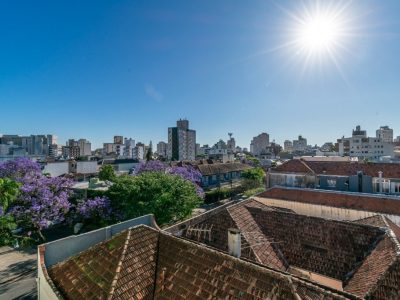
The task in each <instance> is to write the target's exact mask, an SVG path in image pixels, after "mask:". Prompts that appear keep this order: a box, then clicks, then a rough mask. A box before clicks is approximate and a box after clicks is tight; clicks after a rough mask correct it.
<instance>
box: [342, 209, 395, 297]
mask: <svg viewBox="0 0 400 300" xmlns="http://www.w3.org/2000/svg"><path fill="white" fill-rule="evenodd" d="M355 222H359V223H363V224H370V225H371V226H379V227H386V228H387V229H388V232H387V234H385V236H384V237H383V238H382V239H381V240H380V241H379V242H378V244H377V246H376V247H375V248H374V249H373V250H372V252H371V253H370V254H369V255H368V256H367V258H366V259H365V260H364V261H363V262H362V264H361V265H360V266H359V268H357V269H356V270H355V272H354V274H352V276H351V278H350V279H349V280H348V282H347V284H346V286H345V290H346V291H348V292H350V293H352V294H354V295H357V296H360V297H367V298H368V297H371V296H372V295H374V296H372V297H371V299H397V298H398V296H400V288H399V284H400V269H399V265H398V264H399V261H400V244H399V241H398V236H397V234H398V233H399V229H400V228H399V227H398V226H397V225H396V224H394V223H393V222H392V221H390V219H388V218H386V217H385V216H382V215H376V216H373V217H369V218H365V219H361V220H357V221H355ZM395 231H396V232H397V234H396V233H395Z"/></svg>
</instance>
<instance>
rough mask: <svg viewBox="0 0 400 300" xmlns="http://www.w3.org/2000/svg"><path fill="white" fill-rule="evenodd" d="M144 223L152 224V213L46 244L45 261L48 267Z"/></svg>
mask: <svg viewBox="0 0 400 300" xmlns="http://www.w3.org/2000/svg"><path fill="white" fill-rule="evenodd" d="M139 224H145V225H147V226H153V224H154V223H153V215H146V216H143V217H139V218H136V219H132V220H128V221H125V222H122V223H118V224H115V225H112V226H108V227H104V228H101V229H97V230H93V231H90V232H87V233H83V234H80V235H73V236H69V237H66V238H63V239H60V240H57V241H54V242H50V243H47V244H46V252H45V263H46V266H47V267H50V266H52V265H54V264H56V263H58V262H60V261H63V260H65V259H66V258H68V257H71V256H73V255H75V254H77V253H79V252H81V251H84V250H86V249H88V248H89V247H91V246H93V245H96V244H98V243H100V242H102V241H105V240H107V239H109V238H111V237H112V236H113V235H115V234H117V233H119V232H121V231H122V230H125V229H128V228H130V227H133V226H136V225H139Z"/></svg>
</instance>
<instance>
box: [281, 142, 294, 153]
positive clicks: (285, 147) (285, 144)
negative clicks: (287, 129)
mask: <svg viewBox="0 0 400 300" xmlns="http://www.w3.org/2000/svg"><path fill="white" fill-rule="evenodd" d="M283 150H284V151H285V152H288V153H292V152H293V143H292V141H289V140H286V141H284V142H283Z"/></svg>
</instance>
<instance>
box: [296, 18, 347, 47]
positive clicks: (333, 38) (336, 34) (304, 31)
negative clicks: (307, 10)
mask: <svg viewBox="0 0 400 300" xmlns="http://www.w3.org/2000/svg"><path fill="white" fill-rule="evenodd" d="M340 32H341V30H340V26H339V23H338V22H337V21H336V20H335V19H334V18H332V17H331V16H329V15H323V14H319V15H315V16H310V17H309V18H308V19H306V20H303V22H302V23H301V24H299V30H298V40H297V42H298V44H299V45H300V47H302V48H303V49H304V50H307V51H308V52H320V51H330V50H332V48H333V47H335V46H336V45H337V43H338V42H340Z"/></svg>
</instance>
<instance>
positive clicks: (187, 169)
mask: <svg viewBox="0 0 400 300" xmlns="http://www.w3.org/2000/svg"><path fill="white" fill-rule="evenodd" d="M143 172H162V173H168V174H171V175H177V176H180V177H182V178H183V179H185V180H189V181H190V182H192V183H193V184H194V185H195V186H196V191H197V195H198V196H200V197H201V198H203V197H204V191H203V189H202V188H201V186H200V185H201V177H202V176H201V173H200V172H199V171H198V170H197V169H195V168H194V167H192V166H189V165H184V166H174V167H167V165H166V164H164V163H163V162H161V161H159V160H150V161H148V162H142V163H140V164H139V165H138V167H137V168H136V170H135V175H140V174H141V173H143Z"/></svg>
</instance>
